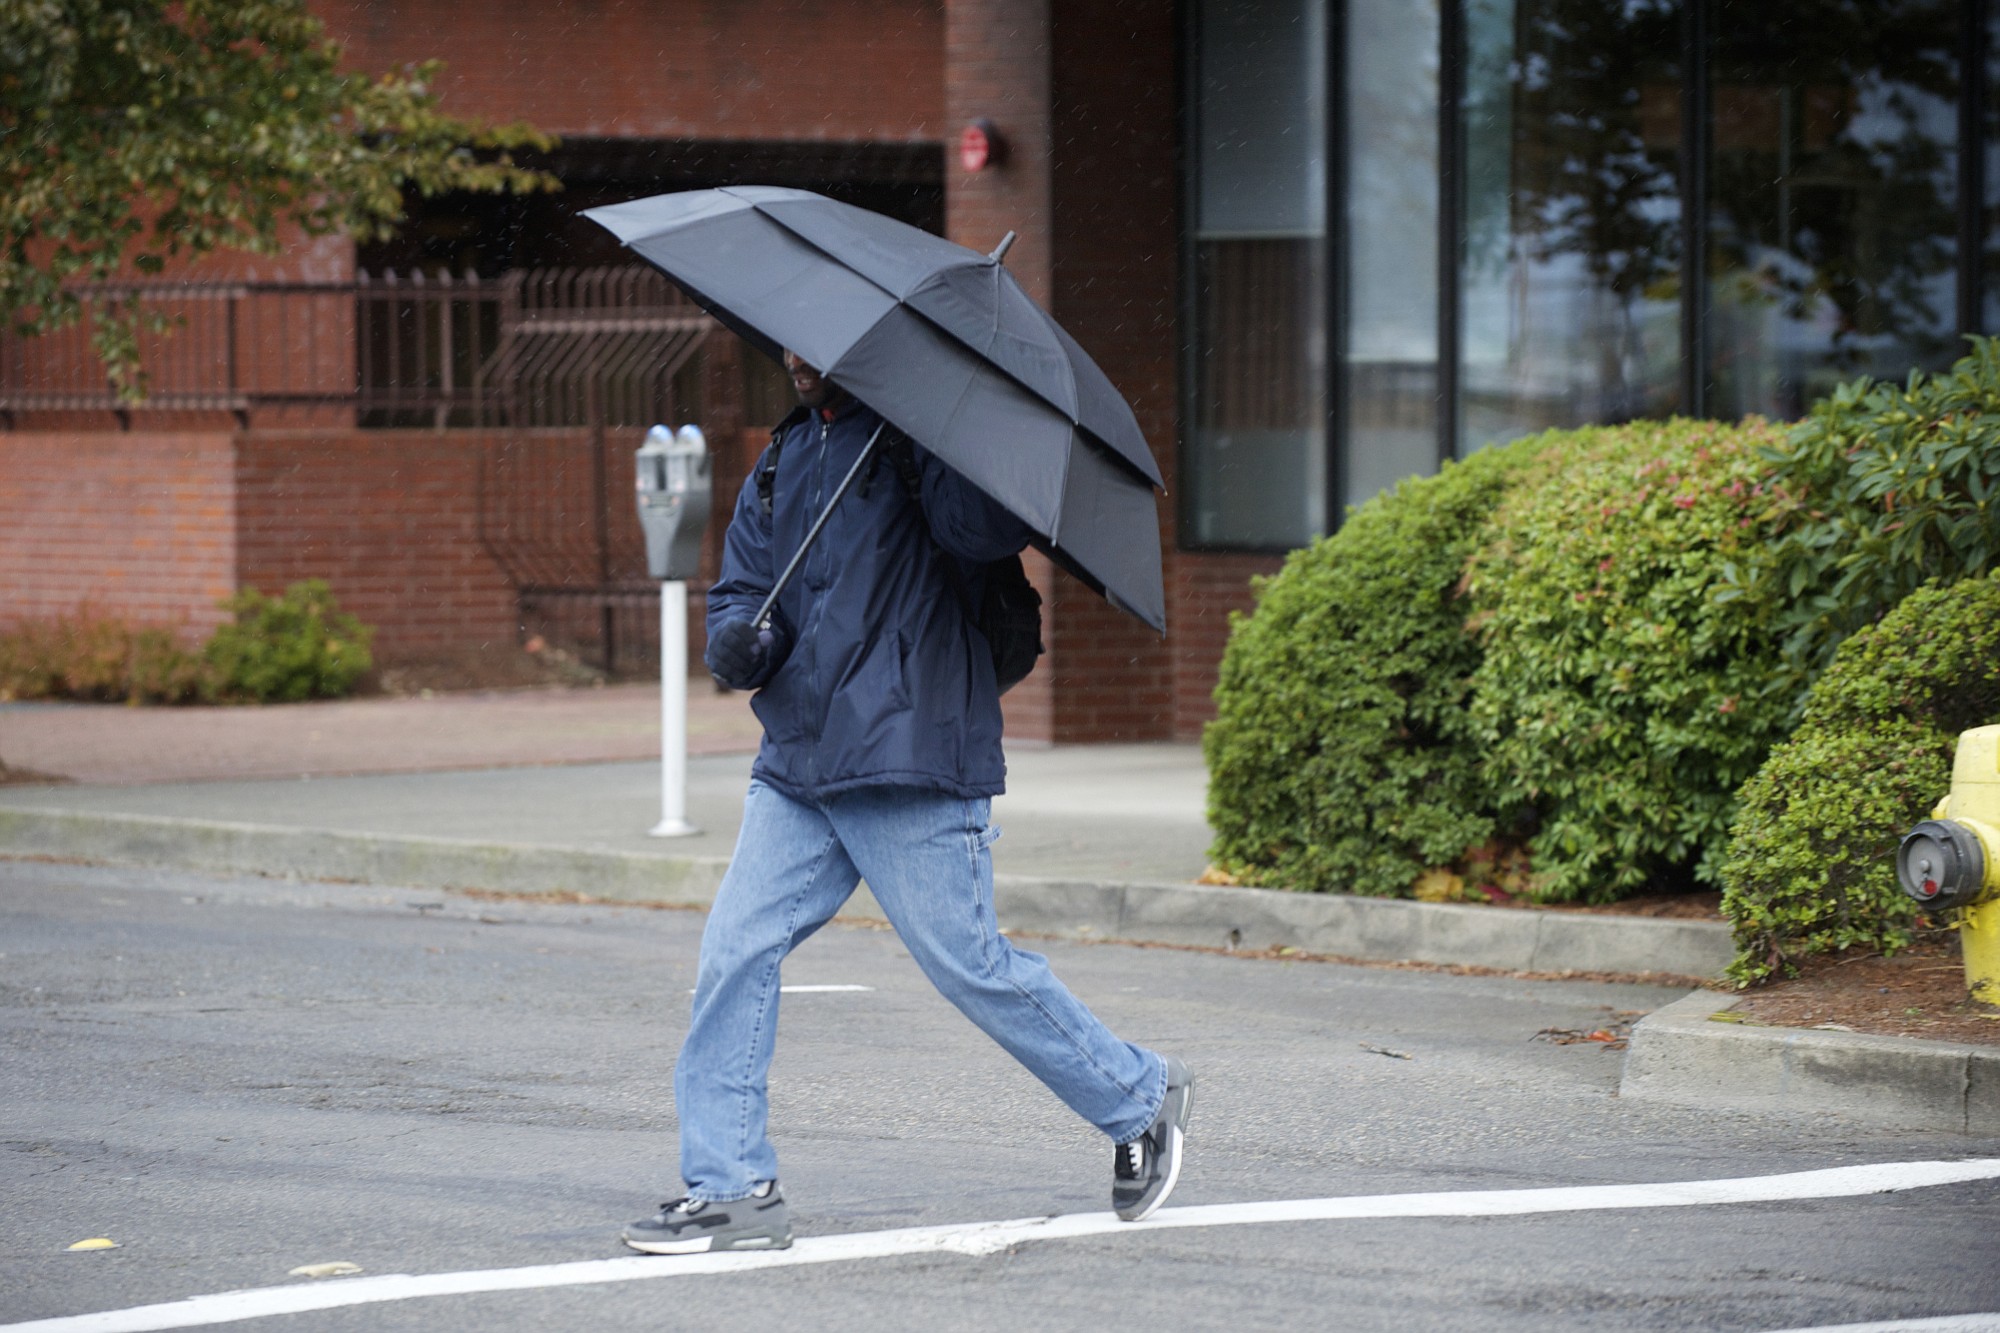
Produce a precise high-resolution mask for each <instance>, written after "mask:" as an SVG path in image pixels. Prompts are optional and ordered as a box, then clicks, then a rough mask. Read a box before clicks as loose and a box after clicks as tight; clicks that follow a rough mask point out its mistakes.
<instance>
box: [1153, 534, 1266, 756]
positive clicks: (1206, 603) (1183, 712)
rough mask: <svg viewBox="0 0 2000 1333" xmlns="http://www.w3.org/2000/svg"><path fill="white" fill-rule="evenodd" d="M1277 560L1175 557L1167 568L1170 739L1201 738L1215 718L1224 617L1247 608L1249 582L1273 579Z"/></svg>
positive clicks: (1180, 554)
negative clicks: (1171, 705)
mask: <svg viewBox="0 0 2000 1333" xmlns="http://www.w3.org/2000/svg"><path fill="white" fill-rule="evenodd" d="M1282 563H1284V561H1283V558H1282V557H1280V556H1271V555H1213V554H1207V553H1202V552H1194V551H1180V552H1176V553H1175V554H1174V555H1173V556H1172V557H1171V558H1170V559H1169V561H1168V566H1167V616H1168V618H1169V620H1170V621H1171V622H1172V624H1173V626H1174V637H1173V686H1172V689H1173V697H1174V726H1173V734H1174V736H1175V737H1176V738H1177V739H1180V740H1194V739H1196V738H1198V737H1199V736H1200V735H1201V728H1202V724H1203V723H1205V722H1207V721H1208V720H1209V719H1210V718H1213V717H1214V716H1215V701H1214V699H1213V698H1212V697H1211V696H1212V695H1213V694H1214V692H1215V677H1216V669H1217V667H1219V666H1220V665H1221V663H1222V649H1223V647H1224V645H1225V644H1227V643H1228V641H1229V613H1230V612H1232V611H1247V610H1249V609H1250V607H1251V605H1252V598H1251V592H1250V580H1251V579H1253V578H1255V577H1256V576H1258V575H1260V574H1272V573H1276V572H1277V569H1278V566H1279V565H1281V564H1282Z"/></svg>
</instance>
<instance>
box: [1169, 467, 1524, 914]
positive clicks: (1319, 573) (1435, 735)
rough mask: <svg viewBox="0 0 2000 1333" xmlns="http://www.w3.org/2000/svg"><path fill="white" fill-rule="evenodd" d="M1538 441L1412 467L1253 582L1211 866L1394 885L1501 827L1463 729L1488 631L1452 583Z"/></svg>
mask: <svg viewBox="0 0 2000 1333" xmlns="http://www.w3.org/2000/svg"><path fill="white" fill-rule="evenodd" d="M1544 449H1545V445H1544V442H1542V441H1524V442H1522V443H1520V444H1516V445H1513V446H1509V447H1508V448H1505V449H1492V450H1487V451H1485V452H1482V453H1479V454H1476V455H1474V456H1473V457H1472V458H1470V459H1468V460H1466V461H1465V462H1463V463H1448V464H1446V465H1445V468H1444V470H1443V471H1442V472H1441V473H1440V474H1439V475H1437V476H1435V477H1428V478H1424V479H1422V480H1414V481H1407V482H1404V483H1403V484H1402V485H1401V486H1399V487H1397V488H1396V490H1395V491H1393V492H1391V493H1387V494H1384V495H1381V496H1378V497H1376V498H1375V499H1373V500H1370V501H1369V502H1368V503H1366V504H1364V505H1362V506H1361V507H1359V508H1358V509H1356V510H1355V511H1354V512H1353V514H1352V515H1351V516H1350V517H1349V518H1348V520H1347V522H1346V523H1345V524H1344V525H1343V526H1342V527H1341V529H1340V530H1339V531H1338V532H1336V533H1334V534H1332V535H1331V536H1329V537H1326V538H1323V539H1321V540H1320V541H1318V542H1316V543H1314V544H1313V545H1312V546H1310V547H1307V548H1306V549H1304V550H1300V551H1297V552H1294V553H1293V554H1292V556H1291V557H1290V558H1289V559H1288V560H1287V561H1286V562H1285V566H1284V568H1283V569H1282V570H1281V571H1280V572H1279V573H1277V574H1276V575H1273V576H1272V577H1271V578H1269V579H1265V580H1260V581H1259V584H1258V588H1257V606H1256V609H1255V612H1254V613H1253V614H1251V615H1249V616H1238V617H1236V618H1235V619H1234V621H1233V623H1232V629H1231V634H1230V639H1229V646H1228V649H1227V651H1226V652H1225V653H1224V655H1223V659H1222V667H1221V676H1220V681H1219V683H1218V685H1217V686H1216V691H1215V699H1216V719H1215V721H1214V722H1212V723H1211V724H1209V726H1208V728H1207V730H1206V731H1205V732H1204V733H1203V737H1202V745H1203V750H1204V753H1205V755H1206V757H1207V760H1208V771H1209V823H1210V826H1211V827H1212V828H1213V829H1214V830H1215V845H1214V847H1213V849H1212V851H1211V852H1210V856H1211V858H1212V859H1213V860H1214V862H1215V863H1216V865H1217V866H1218V867H1219V868H1221V869H1222V870H1224V871H1226V872H1228V873H1229V874H1230V875H1232V876H1233V877H1235V878H1236V879H1237V880H1239V881H1240V882H1243V883H1248V884H1266V885H1274V886H1280V887H1284V888H1292V889H1301V890H1310V891H1318V892H1330V891H1338V892H1352V893H1365V894H1379V895H1396V894H1404V893H1407V892H1409V890H1410V886H1411V882H1412V881H1413V880H1414V879H1415V878H1416V877H1417V875H1418V874H1419V873H1420V872H1422V871H1423V870H1424V869H1425V868H1426V867H1428V866H1436V865H1442V864H1446V863H1449V862H1451V861H1453V860H1455V859H1457V858H1458V857H1459V856H1460V855H1461V854H1462V853H1463V852H1464V851H1465V849H1466V848H1467V847H1468V846H1470V845H1471V844H1474V843H1479V842H1481V841H1483V840H1485V839H1486V838H1487V837H1489V836H1490V835H1491V833H1492V832H1493V828H1494V814H1495V812H1494V810H1493V808H1492V806H1491V803H1490V802H1489V801H1488V799H1487V794H1486V791H1485V789H1484V788H1483V786H1482V784H1481V782H1480V780H1479V775H1478V763H1477V759H1476V753H1475V752H1474V751H1473V750H1472V749H1470V748H1469V747H1468V746H1466V745H1465V744H1464V741H1463V721H1464V712H1463V708H1464V703H1465V692H1466V681H1467V678H1468V677H1469V676H1471V674H1472V672H1473V670H1474V669H1475V668H1476V667H1477V666H1478V664H1479V648H1478V645H1477V644H1476V643H1475V642H1474V641H1473V640H1472V639H1471V638H1470V637H1469V636H1468V635H1467V634H1466V633H1465V629H1464V619H1465V609H1464V605H1463V601H1462V598H1461V595H1460V594H1461V589H1460V587H1459V582H1460V578H1461V576H1462V574H1463V570H1464V566H1465V561H1466V557H1467V556H1468V555H1469V553H1470V552H1471V549H1472V545H1473V542H1474V540H1475V539H1476V537H1477V535H1478V533H1479V531H1480V529H1481V525H1482V524H1483V522H1484V521H1485V519H1486V517H1487V515H1488V514H1489V513H1490V512H1491V511H1492V509H1493V507H1494V505H1495V504H1496V503H1497V502H1498V501H1499V499H1500V497H1501V495H1502V494H1503V493H1504V492H1505V491H1506V489H1507V488H1508V486H1509V485H1510V484H1512V482H1513V481H1514V480H1515V479H1516V478H1517V477H1518V476H1520V475H1522V474H1523V473H1524V471H1525V470H1526V469H1527V467H1528V465H1529V464H1531V463H1532V462H1533V461H1534V460H1535V459H1536V458H1537V457H1538V455H1539V454H1540V453H1541V452H1543V451H1544Z"/></svg>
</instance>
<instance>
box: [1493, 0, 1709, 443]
mask: <svg viewBox="0 0 2000 1333" xmlns="http://www.w3.org/2000/svg"><path fill="white" fill-rule="evenodd" d="M1464 3H1465V51H1464V80H1465V82H1464V92H1463V99H1462V103H1461V107H1462V122H1461V133H1462V136H1463V152H1464V158H1463V162H1462V170H1463V173H1464V200H1465V205H1464V207H1465V212H1464V216H1463V218H1462V222H1461V227H1462V236H1463V240H1462V248H1461V252H1460V255H1459V256H1458V280H1459V283H1460V287H1459V301H1460V305H1459V312H1460V313H1459V321H1460V358H1461V359H1460V371H1459V376H1460V378H1459V384H1460V394H1459V402H1458V404H1457V409H1458V413H1459V417H1458V425H1459V432H1458V438H1459V449H1460V451H1461V452H1464V451H1467V450H1471V449H1476V448H1478V447H1480V446H1482V445H1486V444H1492V443H1496V442H1499V441H1502V440H1509V439H1514V438H1516V437H1518V436H1521V435H1527V434H1531V433H1533V432H1535V431H1539V430H1545V429H1548V428H1550V427H1556V426H1576V425H1583V424H1586V423H1590V422H1615V421H1624V420H1629V419H1631V418H1634V417H1642V416H1661V415H1666V414H1668V413H1671V412H1673V411H1674V410H1676V409H1677V408H1678V406H1679V398H1680V391H1679V385H1680V182H1679V150H1680V137H1681V135H1680V125H1681V120H1680V114H1681V113H1680V105H1681V102H1680V84H1681V68H1680V58H1679V52H1680V50H1681V31H1682V30H1681V14H1680V5H1679V3H1678V2H1677V0H1464Z"/></svg>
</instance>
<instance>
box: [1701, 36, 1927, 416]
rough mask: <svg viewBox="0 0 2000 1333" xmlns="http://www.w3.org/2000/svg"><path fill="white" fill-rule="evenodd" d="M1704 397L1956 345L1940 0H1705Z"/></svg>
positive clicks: (1787, 384)
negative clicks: (1708, 26)
mask: <svg viewBox="0 0 2000 1333" xmlns="http://www.w3.org/2000/svg"><path fill="white" fill-rule="evenodd" d="M1713 22H1714V32H1713V49H1712V52H1711V55H1710V64H1709V69H1710V84H1709V102H1710V108H1711V115H1712V117H1713V119H1712V122H1711V123H1712V128H1711V130H1710V141H1711V145H1712V158H1711V166H1710V183H1709V217H1708V235H1709V241H1708V246H1709V284H1710V287H1709V306H1710V315H1709V327H1708V361H1709V378H1710V395H1709V402H1708V410H1709V413H1710V415H1713V416H1720V417H1731V416H1736V415H1740V414H1742V413H1745V412H1761V413H1765V414H1767V415H1771V416H1776V417H1795V416H1798V415H1799V414H1800V413H1802V412H1803V411H1804V410H1805V408H1806V406H1807V405H1808V404H1809V403H1810V402H1811V401H1812V400H1813V399H1815V398H1817V397H1820V396H1821V395H1823V394H1825V393H1826V392H1828V391H1829V390H1830V389H1831V388H1832V387H1833V385H1835V384H1836V383H1838V382H1839V381H1841V380H1844V379H1847V378H1850V377H1851V376H1853V375H1855V374H1858V373H1870V374H1878V375H1885V376H1888V377H1891V378H1900V377H1901V376H1903V375H1904V374H1906V373H1907V372H1908V371H1909V370H1910V369H1911V368H1912V367H1919V366H1922V367H1935V366H1939V365H1943V364H1946V363H1948V362H1949V361H1950V360H1951V359H1952V357H1953V356H1954V355H1955V354H1956V347H1957V339H1956V337H1955V336H1954V329H1953V325H1954V323H1955V321H1956V250H1957V240H1956V238H1957V228H1958V221H1957V211H1956V210H1957V194H1958V191H1957V142H1958V106H1957V101H1958V84H1959V57H1958V49H1957V47H1958V33H1959V6H1958V4H1957V2H1956V0H1788V2H1787V3H1785V4H1782V5H1719V6H1717V7H1716V9H1715V12H1714V16H1713Z"/></svg>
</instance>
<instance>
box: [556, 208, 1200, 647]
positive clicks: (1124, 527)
mask: <svg viewBox="0 0 2000 1333" xmlns="http://www.w3.org/2000/svg"><path fill="white" fill-rule="evenodd" d="M584 216H585V217H588V218H590V219H591V220H592V221H594V222H596V223H598V224H599V225H601V226H603V227H605V228H606V229H607V230H609V231H610V232H611V233H612V234H613V235H615V236H617V237H618V239H619V240H621V241H623V242H624V243H625V244H626V245H628V246H630V247H631V248H632V250H633V251H634V252H636V253H637V254H638V255H639V256H640V257H641V258H643V259H645V260H646V261H647V262H648V263H650V264H652V265H653V266H654V267H656V268H658V269H659V270H660V271H661V272H663V273H665V274H666V275H667V277H669V278H671V279H672V280H673V281H674V282H675V283H677V284H678V285H679V286H680V287H682V288H683V289H684V290H686V292H687V293H688V295H689V296H691V297H693V298H694V299H695V300H696V301H697V302H698V303H700V304H701V305H702V307H703V308H704V309H707V310H708V311H710V312H711V313H712V314H714V315H715V316H716V317H717V318H718V319H720V320H722V322H723V323H725V324H727V325H728V326H729V327H730V328H732V329H734V330H735V331H736V332H737V333H739V334H741V335H743V336H744V337H745V338H747V339H749V340H750V341H751V342H753V343H755V344H756V345H757V346H758V347H760V348H762V349H763V350H764V351H765V352H766V353H768V354H769V355H771V356H773V357H776V356H777V355H778V354H779V352H780V350H781V349H783V348H790V349H791V350H792V351H794V352H796V353H798V354H799V356H801V357H803V358H804V359H805V360H806V361H807V362H809V363H810V364H811V365H812V366H813V367H814V368H815V369H817V370H819V371H820V373H821V374H823V375H825V376H826V377H827V378H828V379H830V380H832V381H833V382H834V383H835V384H838V385H839V386H840V387H841V388H843V389H845V390H847V392H849V393H851V394H853V395H854V396H855V397H856V398H858V399H860V400H861V401H862V402H864V403H866V404H868V406H870V407H872V408H874V409H875V410H876V411H877V412H879V413H881V414H882V416H884V417H885V418H887V419H888V420H889V421H891V422H893V423H895V425H896V426H897V427H898V428H899V429H901V430H902V431H904V432H905V433H906V434H908V435H909V436H910V437H911V438H913V439H915V440H918V441H920V442H921V443H922V444H923V445H924V446H925V447H926V448H928V449H929V450H931V452H932V453H934V454H936V455H937V456H938V457H939V458H940V459H941V460H943V461H944V462H945V463H946V464H947V465H949V466H950V467H952V468H954V469H956V470H957V471H959V472H960V473H962V474H964V476H965V477H966V478H967V479H968V480H970V481H971V482H972V483H973V484H974V485H976V486H978V487H979V488H980V489H981V490H983V491H985V492H986V493H987V494H988V495H990V496H992V497H993V498H994V499H995V500H997V501H999V502H1000V503H1001V504H1003V505H1005V506H1006V507H1007V508H1008V510H1010V511H1011V512H1013V513H1014V514H1016V515H1018V516H1019V517H1020V518H1021V519H1022V520H1024V521H1025V522H1026V523H1027V524H1028V525H1029V526H1030V527H1031V528H1033V529H1034V530H1035V531H1036V533H1037V534H1039V538H1040V540H1038V541H1037V542H1036V545H1037V546H1039V547H1041V548H1042V549H1043V550H1045V551H1047V552H1048V553H1049V555H1050V556H1051V557H1053V558H1054V559H1055V560H1056V561H1057V562H1058V563H1059V564H1061V565H1062V566H1063V567H1064V568H1065V569H1067V570H1069V571H1070V572H1071V573H1072V574H1075V575H1076V576H1077V577H1079V578H1081V579H1082V580H1083V581H1084V582H1085V583H1087V584H1089V585H1090V586H1091V587H1092V588H1095V589H1096V590H1097V591H1099V592H1101V593H1103V594H1104V595H1105V596H1106V597H1108V598H1109V599H1110V600H1111V602H1112V604H1113V605H1115V606H1119V607H1121V608H1123V609H1124V610H1126V611H1129V612H1131V613H1132V614H1133V615H1135V616H1137V617H1138V618H1139V619H1141V620H1143V621H1145V622H1146V623H1147V624H1148V625H1151V626H1152V627H1153V628H1154V629H1157V630H1161V631H1164V630H1165V628H1166V599H1165V596H1164V594H1163V591H1162V587H1161V579H1160V534H1159V516H1158V512H1157V510H1156V508H1155V506H1154V499H1153V491H1154V488H1155V487H1157V486H1159V485H1161V481H1160V472H1159V467H1158V465H1157V464H1156V463H1155V462H1154V461H1153V455H1152V450H1151V449H1149V448H1148V447H1147V445H1146V440H1145V437H1144V435H1142V434H1141V433H1140V430H1139V424H1138V422H1137V421H1136V420H1135V419H1134V418H1133V415H1132V409H1131V407H1130V406H1129V405H1128V404H1127V403H1126V401H1125V399H1124V396H1123V395H1121V394H1120V393H1119V392H1118V391H1117V390H1116V389H1115V388H1113V387H1112V385H1111V381H1110V380H1109V379H1108V378H1107V377H1106V376H1105V374H1104V372H1103V371H1102V370H1100V369H1098V367H1097V365H1096V363H1095V362H1093V361H1092V360H1091V359H1090V357H1089V355H1088V354H1086V353H1085V352H1084V350H1083V349H1082V348H1081V347H1079V346H1078V345H1077V343H1076V341H1075V340H1074V339H1073V338H1071V337H1070V336H1069V335H1068V334H1067V333H1065V332H1064V331H1063V330H1062V329H1061V327H1059V326H1058V325H1057V324H1056V322H1055V321H1054V320H1053V319H1051V318H1050V317H1049V316H1048V314H1047V313H1045V312H1044V311H1043V310H1042V309H1041V308H1040V307H1038V306H1037V305H1036V304H1035V303H1034V302H1033V301H1031V300H1029V299H1028V296H1027V294H1026V293H1025V292H1023V291H1022V290H1021V288H1020V286H1019V285H1018V284H1017V283H1016V282H1015V281H1014V279H1013V277H1012V275H1010V274H1009V273H1008V272H1007V271H1006V269H1005V268H1004V267H1003V266H1002V265H1001V264H1000V262H999V261H998V259H997V258H994V257H992V256H988V255H982V254H980V253H978V252H977V251H974V250H968V249H966V248H965V247H964V246H961V245H954V244H953V243H952V242H950V241H947V240H944V239H942V238H940V237H937V236H933V235H931V234H930V233H929V232H925V231H920V230H918V229H917V228H915V227H911V226H908V225H907V224H905V223H901V222H897V221H895V220H894V219H892V218H887V217H883V216H882V215H881V214H879V213H871V212H869V211H867V210H866V209H861V208H856V207H854V206H852V205H850V204H843V203H839V202H837V201H835V200H832V199H828V198H825V197H824V196H822V195H817V194H812V193H810V192H808V191H805V190H789V189H780V188H777V187H771V186H735V187H731V188H728V189H721V190H689V191H685V192H681V193H677V194H663V195H655V196H653V197H651V198H648V199H637V200H633V201H632V202H630V203H625V204H613V205H610V206H608V207H604V208H593V209H590V210H589V211H587V212H586V213H585V214H584Z"/></svg>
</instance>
